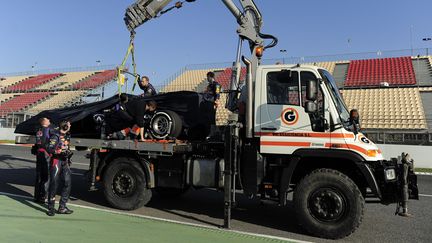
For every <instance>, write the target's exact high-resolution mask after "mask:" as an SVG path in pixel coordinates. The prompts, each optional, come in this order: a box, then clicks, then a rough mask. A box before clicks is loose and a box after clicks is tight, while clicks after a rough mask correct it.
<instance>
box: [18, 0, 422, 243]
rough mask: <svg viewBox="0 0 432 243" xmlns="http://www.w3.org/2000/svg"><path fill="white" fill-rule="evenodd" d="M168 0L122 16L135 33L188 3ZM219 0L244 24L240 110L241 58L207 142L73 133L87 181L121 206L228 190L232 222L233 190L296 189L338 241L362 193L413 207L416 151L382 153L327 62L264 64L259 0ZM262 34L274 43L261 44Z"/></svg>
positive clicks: (356, 215)
mask: <svg viewBox="0 0 432 243" xmlns="http://www.w3.org/2000/svg"><path fill="white" fill-rule="evenodd" d="M170 2H171V1H163V0H162V1H161V0H158V1H154V0H140V1H137V2H135V3H133V4H132V5H131V6H129V7H128V8H127V10H126V15H125V22H126V25H127V27H128V29H129V30H130V31H131V32H132V33H134V32H135V29H136V28H137V27H138V26H140V25H142V24H143V23H145V22H146V21H148V20H150V19H153V18H155V17H159V16H161V15H162V14H164V13H166V12H167V11H169V10H171V9H173V8H175V7H177V8H180V7H181V6H182V2H177V3H176V4H175V6H174V7H170V8H166V6H167V5H168V4H169V3H170ZM186 2H193V1H191V0H188V1H186ZM222 3H223V4H224V5H225V6H226V7H227V8H228V9H229V10H230V12H231V13H232V14H233V15H234V17H235V19H236V20H237V22H238V24H239V27H238V30H237V34H238V35H239V42H238V48H237V49H238V50H237V55H236V61H235V62H234V63H233V74H232V80H231V84H230V89H229V91H228V92H229V96H228V97H229V98H228V101H227V108H228V109H230V110H232V111H235V110H236V107H237V103H238V94H239V93H240V92H239V88H238V85H239V80H240V70H241V66H242V63H243V66H246V70H247V74H246V85H245V88H244V90H243V91H244V92H242V95H245V97H243V98H244V100H245V113H244V114H240V115H237V114H235V113H233V115H231V116H230V118H229V121H228V124H227V125H226V126H223V127H219V131H221V134H220V136H216V137H213V138H212V139H206V140H203V141H147V142H134V141H129V140H104V139H84V138H83V139H81V138H72V145H74V146H76V147H77V148H89V149H90V150H91V153H90V156H89V157H90V168H89V177H90V188H91V189H96V187H97V186H98V185H100V187H101V188H102V190H103V191H104V195H105V198H106V200H107V201H108V202H109V203H110V204H111V205H112V206H113V207H115V208H118V209H123V210H133V209H136V208H139V207H142V206H144V205H146V204H147V203H148V202H149V201H150V199H151V197H152V193H153V192H155V191H156V192H158V193H161V194H165V195H178V194H181V193H183V192H185V191H186V190H187V189H188V188H191V187H193V188H215V189H218V190H222V191H224V201H225V202H224V209H225V210H224V212H225V215H224V226H225V227H227V228H229V227H230V218H231V208H232V207H234V206H235V195H236V191H237V192H238V191H241V192H242V193H244V194H245V195H247V196H248V197H249V198H260V199H261V200H273V201H276V202H277V203H278V205H280V206H285V205H287V201H288V198H289V197H288V196H289V194H291V193H292V194H293V195H292V201H293V205H294V212H295V214H296V216H297V220H298V223H299V224H300V225H301V226H302V227H303V228H304V229H305V230H306V231H307V232H309V233H310V234H312V235H315V236H318V237H323V238H332V239H337V238H343V237H345V236H348V235H349V234H351V233H353V232H354V231H355V230H356V229H357V228H358V227H359V225H360V223H361V221H362V217H363V213H364V207H365V198H369V197H371V198H376V199H378V200H379V201H380V202H381V203H382V204H384V205H388V204H397V205H398V211H399V213H400V214H401V215H408V212H407V201H408V199H418V190H417V179H416V175H415V174H414V172H413V161H412V159H411V158H410V156H409V155H407V154H402V156H400V157H399V158H392V159H390V160H385V159H384V158H383V155H382V153H381V150H380V149H379V148H378V147H377V145H375V144H374V143H373V142H372V141H371V140H369V139H368V138H367V137H366V136H365V135H364V134H362V133H361V132H359V131H357V129H356V128H355V126H354V125H353V124H351V123H350V113H349V112H348V110H347V107H346V105H345V103H344V101H343V99H342V96H341V94H340V93H339V90H338V88H337V86H336V84H335V81H334V79H333V77H332V75H331V74H330V73H329V72H328V71H327V70H325V69H323V68H320V67H317V66H310V65H300V64H296V65H261V64H260V60H261V57H262V55H263V52H264V51H265V50H266V49H267V48H271V47H273V46H275V45H276V43H277V39H276V38H275V37H273V36H272V35H268V34H263V33H261V26H262V16H261V13H260V12H259V10H258V8H257V6H256V5H255V3H254V1H252V0H242V1H239V3H238V4H239V5H241V7H238V6H237V5H236V4H235V3H234V2H233V1H232V0H222ZM265 40H271V43H270V44H268V45H267V46H264V42H265ZM243 42H247V43H248V44H249V45H248V48H249V49H250V51H251V55H250V57H249V58H248V57H245V56H242V49H243V48H242V44H243ZM167 122H168V123H169V125H170V126H174V125H175V124H173V123H171V122H170V121H169V120H167ZM173 129H175V128H173ZM19 140H20V138H19V137H18V138H17V142H23V141H19ZM281 217H283V216H282V215H281ZM290 220H291V219H290ZM292 220H294V219H292Z"/></svg>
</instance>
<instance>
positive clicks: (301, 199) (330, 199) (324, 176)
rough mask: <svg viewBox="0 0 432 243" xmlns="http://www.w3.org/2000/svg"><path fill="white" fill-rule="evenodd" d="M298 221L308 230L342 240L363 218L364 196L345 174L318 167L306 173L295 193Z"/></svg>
mask: <svg viewBox="0 0 432 243" xmlns="http://www.w3.org/2000/svg"><path fill="white" fill-rule="evenodd" d="M293 201H294V207H295V212H296V216H297V220H298V222H300V224H301V225H302V227H303V228H304V229H305V230H306V231H308V232H309V233H311V234H313V235H315V236H318V237H323V238H329V239H339V238H343V237H346V236H348V235H350V234H351V233H353V232H354V231H355V230H356V229H357V228H358V227H359V225H360V224H361V221H362V219H363V209H364V204H365V201H364V198H363V196H362V194H361V192H360V190H359V189H358V187H357V185H356V184H355V183H354V182H353V181H352V180H351V179H350V178H349V177H347V176H346V175H344V174H342V173H340V172H339V171H336V170H332V169H317V170H315V171H313V172H312V173H310V174H308V175H306V176H305V177H304V178H303V179H302V180H301V181H300V183H299V184H298V185H297V187H296V189H295V193H294V198H293Z"/></svg>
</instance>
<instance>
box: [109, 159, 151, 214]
mask: <svg viewBox="0 0 432 243" xmlns="http://www.w3.org/2000/svg"><path fill="white" fill-rule="evenodd" d="M103 185H104V194H105V198H106V200H107V201H108V202H109V204H110V205H111V206H113V207H114V208H118V209H122V210H134V209H137V208H140V207H142V206H144V205H146V204H147V203H148V202H149V201H150V199H151V197H152V191H151V190H150V189H149V188H147V180H146V176H145V173H144V171H143V169H142V167H141V166H140V165H139V163H138V162H137V161H135V160H134V159H132V158H128V157H120V158H116V159H114V160H113V161H111V163H110V164H108V167H107V168H106V171H105V173H104V176H103Z"/></svg>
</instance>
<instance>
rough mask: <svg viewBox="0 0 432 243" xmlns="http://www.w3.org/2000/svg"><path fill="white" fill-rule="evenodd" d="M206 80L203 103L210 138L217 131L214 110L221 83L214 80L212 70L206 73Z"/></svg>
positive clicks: (218, 98)
mask: <svg viewBox="0 0 432 243" xmlns="http://www.w3.org/2000/svg"><path fill="white" fill-rule="evenodd" d="M207 82H208V83H207V87H206V89H205V90H204V101H205V102H204V103H205V107H206V110H205V112H206V113H207V114H208V115H209V117H208V121H209V125H210V132H209V134H208V135H209V136H208V138H210V137H212V136H214V135H215V133H216V132H217V128H216V110H217V108H218V106H219V100H220V92H221V85H220V84H219V83H218V82H217V81H216V79H215V73H214V72H208V73H207Z"/></svg>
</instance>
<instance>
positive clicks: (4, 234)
mask: <svg viewBox="0 0 432 243" xmlns="http://www.w3.org/2000/svg"><path fill="white" fill-rule="evenodd" d="M70 208H71V209H73V210H74V211H75V212H74V213H73V214H71V215H56V216H54V217H49V216H47V215H46V214H45V211H46V209H45V207H43V206H41V205H38V204H35V203H33V202H31V201H29V200H26V199H23V198H17V197H10V196H5V195H0V242H56V243H58V242H122V243H126V242H152V243H159V242H170V243H171V242H179V243H181V242H185V243H186V242H187V243H192V242H211V243H217V242H224V243H225V242H230V243H237V242H248V243H254V242H287V241H283V240H281V239H273V238H266V237H260V236H255V235H247V234H241V233H238V232H232V231H227V230H218V229H211V228H204V227H194V226H188V225H181V224H176V223H170V222H162V221H157V220H151V219H145V218H140V217H133V216H128V215H120V214H115V213H109V212H102V211H98V210H92V209H87V208H79V207H74V206H71V207H70Z"/></svg>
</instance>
